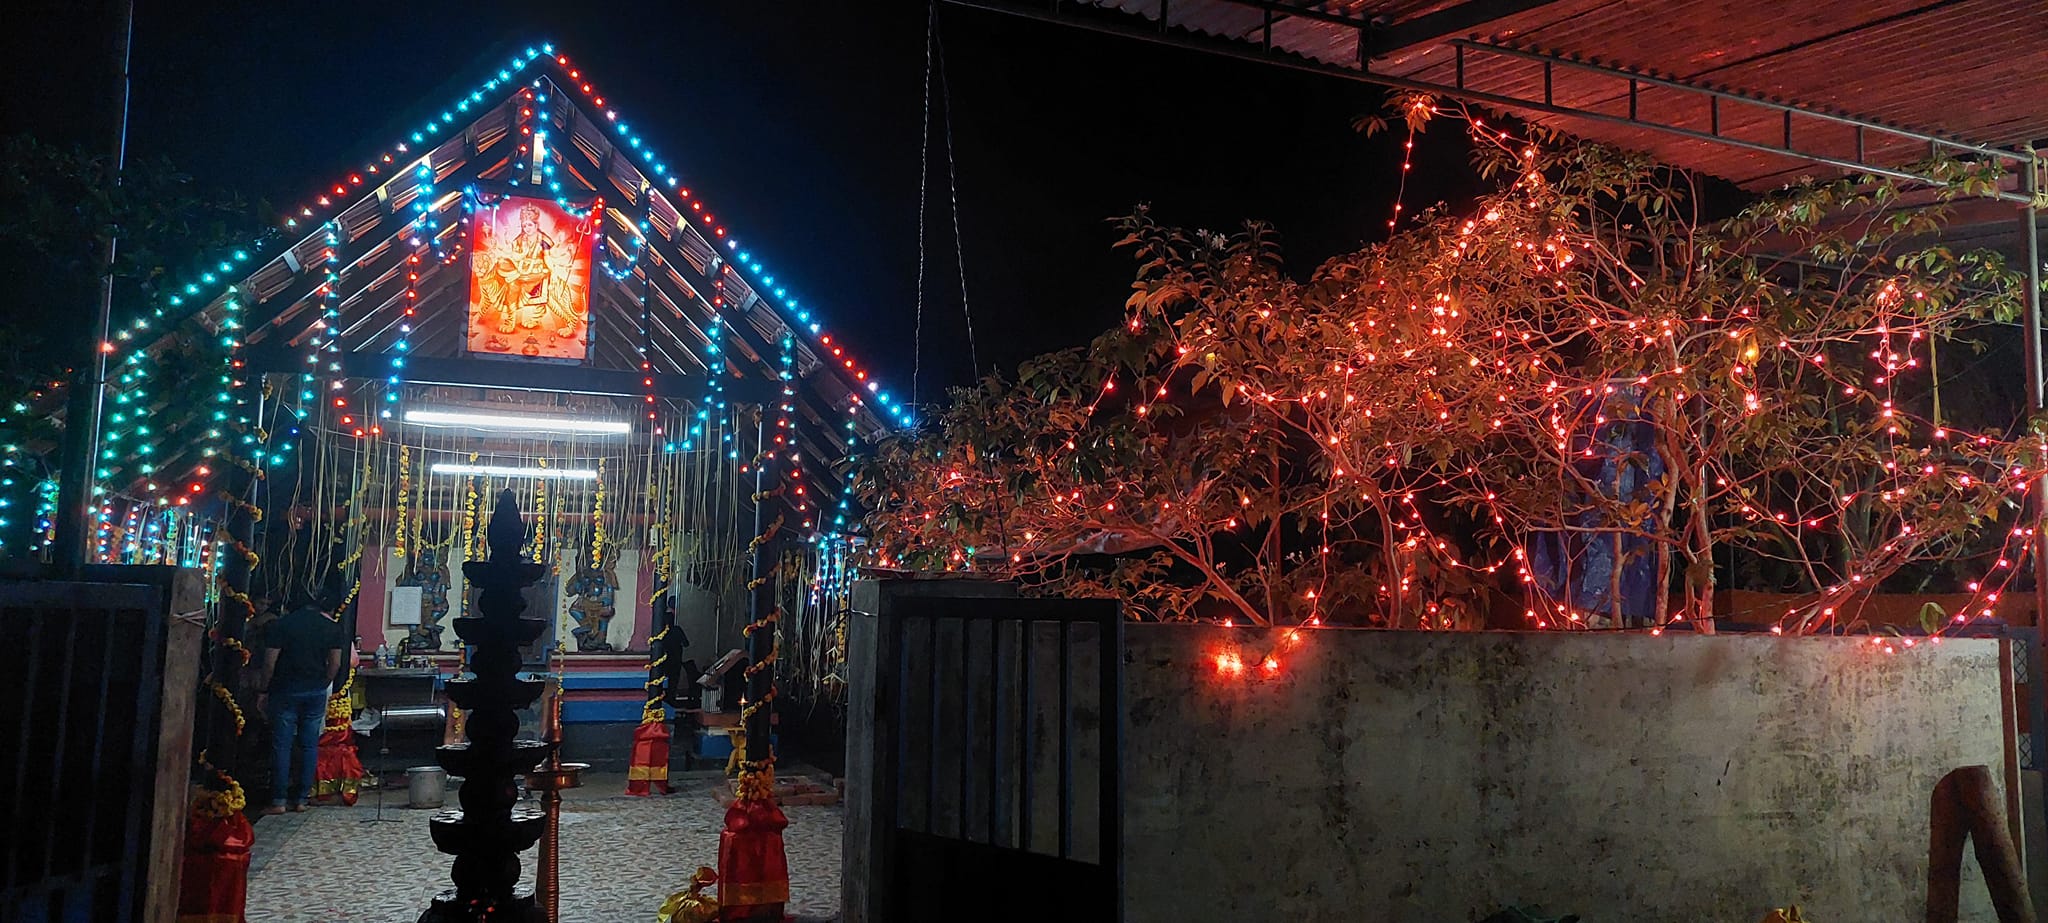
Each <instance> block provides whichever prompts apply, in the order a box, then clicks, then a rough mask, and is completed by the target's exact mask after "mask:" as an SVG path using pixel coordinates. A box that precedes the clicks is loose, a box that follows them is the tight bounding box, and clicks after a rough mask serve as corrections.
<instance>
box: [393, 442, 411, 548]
mask: <svg viewBox="0 0 2048 923" xmlns="http://www.w3.org/2000/svg"><path fill="white" fill-rule="evenodd" d="M411 493H412V446H409V445H402V446H399V447H398V527H397V529H396V530H395V531H394V533H393V537H392V542H391V550H393V551H395V552H397V553H398V557H399V559H400V560H404V558H405V540H406V539H407V538H409V537H410V536H408V535H407V534H406V530H407V528H408V526H407V521H406V514H407V513H408V512H410V510H409V509H408V507H409V502H410V500H411V497H410V496H409V495H410V494H411Z"/></svg>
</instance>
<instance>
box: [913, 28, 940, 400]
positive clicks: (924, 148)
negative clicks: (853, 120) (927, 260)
mask: <svg viewBox="0 0 2048 923" xmlns="http://www.w3.org/2000/svg"><path fill="white" fill-rule="evenodd" d="M938 40H939V3H938V0H930V2H929V3H928V4H927V5H926V6H925V20H924V116H923V118H922V120H921V121H920V122H919V123H918V137H917V299H916V302H915V303H916V306H917V324H916V326H915V327H913V328H911V334H910V403H912V404H916V403H917V385H918V377H919V376H920V375H921V374H923V371H924V225H925V216H926V213H927V212H928V210H929V209H928V207H927V206H926V204H925V203H926V199H927V194H928V187H930V185H931V175H932V168H931V156H932V68H933V62H934V61H935V60H936V59H937V53H936V49H935V47H934V46H936V45H937V44H938Z"/></svg>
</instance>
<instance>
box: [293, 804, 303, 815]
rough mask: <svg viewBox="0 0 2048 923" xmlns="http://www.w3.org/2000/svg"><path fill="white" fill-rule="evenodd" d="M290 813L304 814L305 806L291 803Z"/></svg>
mask: <svg viewBox="0 0 2048 923" xmlns="http://www.w3.org/2000/svg"><path fill="white" fill-rule="evenodd" d="M292 813H293V814H304V813H306V806H305V805H303V804H295V805H292Z"/></svg>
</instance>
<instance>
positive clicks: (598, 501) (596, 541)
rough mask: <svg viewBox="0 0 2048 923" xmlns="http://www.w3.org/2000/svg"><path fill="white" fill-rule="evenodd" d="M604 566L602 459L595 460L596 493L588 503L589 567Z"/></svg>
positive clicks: (592, 568)
mask: <svg viewBox="0 0 2048 923" xmlns="http://www.w3.org/2000/svg"><path fill="white" fill-rule="evenodd" d="M603 566H604V459H602V458H600V459H598V460H597V495H596V497H595V498H594V499H593V500H591V504H590V569H591V570H597V569H598V568H600V567H603Z"/></svg>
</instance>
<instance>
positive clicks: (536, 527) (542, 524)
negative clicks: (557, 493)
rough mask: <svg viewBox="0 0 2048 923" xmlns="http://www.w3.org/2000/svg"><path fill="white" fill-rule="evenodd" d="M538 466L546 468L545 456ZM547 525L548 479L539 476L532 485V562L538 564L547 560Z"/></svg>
mask: <svg viewBox="0 0 2048 923" xmlns="http://www.w3.org/2000/svg"><path fill="white" fill-rule="evenodd" d="M540 466H541V467H542V468H546V467H547V466H548V460H547V459H545V458H543V459H541V460H540ZM547 526H548V481H547V478H540V479H537V480H536V481H535V482H534V485H533V563H535V564H539V563H542V562H543V561H545V560H547V545H548V528H547Z"/></svg>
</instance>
